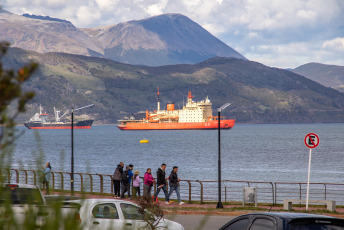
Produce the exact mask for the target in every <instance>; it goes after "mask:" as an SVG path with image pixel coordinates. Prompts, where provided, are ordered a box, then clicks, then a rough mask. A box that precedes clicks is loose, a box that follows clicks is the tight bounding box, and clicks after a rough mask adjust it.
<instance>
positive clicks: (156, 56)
mask: <svg viewBox="0 0 344 230" xmlns="http://www.w3.org/2000/svg"><path fill="white" fill-rule="evenodd" d="M83 31H84V32H85V33H87V34H89V35H90V36H92V37H93V38H94V39H96V40H98V41H99V42H100V43H102V44H103V45H104V48H105V50H104V57H106V58H109V59H112V60H116V61H119V62H124V63H130V64H143V65H149V66H157V65H170V64H179V63H197V62H200V61H203V60H206V59H208V58H210V57H216V56H219V57H234V58H239V59H246V58H245V57H244V56H242V55H241V54H239V53H238V52H236V51H235V50H234V49H232V48H231V47H229V46H228V45H226V44H225V43H223V42H221V41H220V40H219V39H217V38H216V37H214V36H213V35H211V34H210V33H209V32H208V31H206V30H205V29H204V28H202V27H201V26H200V25H198V24H197V23H195V22H194V21H192V20H190V19H189V18H188V17H186V16H184V15H181V14H163V15H159V16H155V17H151V18H148V19H143V20H139V21H130V22H126V23H120V24H117V25H114V26H106V27H99V28H90V29H83Z"/></svg>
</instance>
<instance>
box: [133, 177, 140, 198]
mask: <svg viewBox="0 0 344 230" xmlns="http://www.w3.org/2000/svg"><path fill="white" fill-rule="evenodd" d="M139 174H140V172H139V171H137V170H136V171H135V172H134V177H133V197H136V194H138V195H139V196H141V194H140V183H141V182H140V176H139Z"/></svg>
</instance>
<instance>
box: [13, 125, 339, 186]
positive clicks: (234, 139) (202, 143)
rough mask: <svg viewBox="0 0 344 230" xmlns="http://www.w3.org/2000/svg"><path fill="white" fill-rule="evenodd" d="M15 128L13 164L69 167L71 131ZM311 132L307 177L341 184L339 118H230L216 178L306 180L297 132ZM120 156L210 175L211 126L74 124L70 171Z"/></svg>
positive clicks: (97, 167) (96, 168) (105, 166)
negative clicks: (155, 128)
mask: <svg viewBox="0 0 344 230" xmlns="http://www.w3.org/2000/svg"><path fill="white" fill-rule="evenodd" d="M18 130H19V131H24V133H23V135H21V136H20V137H19V139H18V140H17V142H16V147H15V149H14V154H13V161H12V167H13V168H25V169H35V167H36V164H37V159H39V160H42V161H43V162H45V161H50V162H51V165H52V167H53V171H69V172H70V167H71V166H70V165H71V164H70V162H71V158H70V157H71V130H27V129H26V128H25V127H20V126H19V127H18ZM310 132H314V133H316V134H318V136H319V138H320V144H319V146H318V147H317V148H315V149H313V150H312V167H311V182H327V183H344V170H343V169H344V124H236V125H235V126H234V128H233V129H231V130H221V162H222V179H228V180H247V181H266V182H270V181H271V182H306V181H307V170H308V156H309V149H308V148H307V147H306V146H305V144H304V137H305V135H306V134H307V133H310ZM37 137H38V138H37ZM38 139H39V140H38ZM142 139H147V140H149V143H147V144H141V143H140V140H142ZM40 148H41V149H42V151H43V157H40V153H39V149H40ZM40 158H41V159H40ZM120 161H123V162H124V163H125V164H126V165H127V164H130V163H131V164H133V165H134V170H139V171H140V175H141V176H143V174H144V172H145V171H146V169H147V168H152V172H153V173H154V174H155V172H156V170H157V169H158V168H159V167H160V165H161V163H165V164H167V174H169V172H170V171H171V170H172V167H173V166H175V165H176V166H178V167H179V177H180V178H182V179H190V180H217V177H218V132H217V130H197V131H196V130H182V131H120V130H118V128H117V127H116V126H114V125H108V126H94V127H92V128H91V129H89V130H74V164H75V169H74V171H75V172H84V173H98V174H112V173H113V171H114V169H115V168H116V166H117V164H118V163H119V162H120Z"/></svg>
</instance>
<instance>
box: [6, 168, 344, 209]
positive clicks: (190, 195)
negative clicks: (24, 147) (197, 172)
mask: <svg viewBox="0 0 344 230" xmlns="http://www.w3.org/2000/svg"><path fill="white" fill-rule="evenodd" d="M0 174H1V177H2V178H3V181H7V182H10V183H25V184H33V185H39V186H42V183H41V181H42V179H41V178H42V172H40V171H35V170H26V169H3V170H0ZM140 178H141V179H142V183H141V184H143V178H142V177H140ZM70 181H71V173H70V172H52V174H51V181H50V189H51V190H52V191H67V192H69V191H70V190H71V186H70ZM221 184H222V189H221V191H222V194H221V198H222V201H223V202H225V203H226V202H241V201H242V188H243V187H257V188H258V202H259V203H268V204H273V205H275V204H282V203H283V200H284V199H305V197H306V186H307V183H304V182H299V183H298V182H263V181H238V180H222V181H221ZM217 186H218V182H217V181H200V180H181V181H180V194H181V198H182V200H186V201H188V202H193V201H196V202H200V203H206V202H215V201H217V198H218V193H217V192H218V187H217ZM310 186H311V187H310V199H324V200H327V199H328V200H335V201H336V203H337V205H344V184H338V183H310ZM74 191H75V192H85V193H93V194H104V195H105V194H108V195H112V194H113V192H114V191H113V182H112V175H108V174H92V173H74ZM154 191H156V186H155V185H154ZM161 196H162V197H164V196H163V195H161ZM174 198H175V194H173V195H172V199H174Z"/></svg>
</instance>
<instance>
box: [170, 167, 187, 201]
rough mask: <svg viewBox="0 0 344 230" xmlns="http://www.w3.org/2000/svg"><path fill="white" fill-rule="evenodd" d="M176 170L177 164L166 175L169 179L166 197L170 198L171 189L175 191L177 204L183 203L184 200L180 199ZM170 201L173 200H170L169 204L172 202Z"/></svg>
mask: <svg viewBox="0 0 344 230" xmlns="http://www.w3.org/2000/svg"><path fill="white" fill-rule="evenodd" d="M177 172H178V166H173V170H172V171H171V174H170V176H169V177H168V179H169V180H170V192H169V193H168V198H169V199H170V198H171V195H172V193H173V191H176V194H177V199H178V203H179V205H183V204H184V202H182V201H181V200H180V193H179V181H180V179H179V178H178V174H177ZM172 203H174V202H173V201H171V200H170V202H169V204H172Z"/></svg>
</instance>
